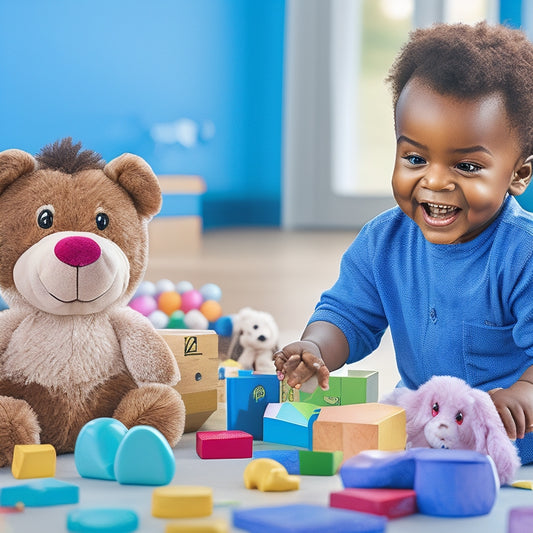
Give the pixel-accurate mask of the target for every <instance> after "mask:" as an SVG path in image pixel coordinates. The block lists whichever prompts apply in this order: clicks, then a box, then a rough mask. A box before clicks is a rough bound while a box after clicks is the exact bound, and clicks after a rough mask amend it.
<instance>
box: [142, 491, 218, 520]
mask: <svg viewBox="0 0 533 533" xmlns="http://www.w3.org/2000/svg"><path fill="white" fill-rule="evenodd" d="M212 513H213V489H211V488H210V487H200V486H191V485H179V486H178V485H168V486H166V487H158V488H157V489H154V491H153V493H152V516H155V517H156V518H197V517H201V516H209V515H210V514H212Z"/></svg>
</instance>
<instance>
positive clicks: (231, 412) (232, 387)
mask: <svg viewBox="0 0 533 533" xmlns="http://www.w3.org/2000/svg"><path fill="white" fill-rule="evenodd" d="M278 401H279V380H278V377H277V376H276V375H275V374H253V375H244V376H238V377H227V378H226V409H227V429H229V430H231V429H239V430H241V431H246V432H247V433H250V434H251V435H252V436H253V438H254V439H256V440H263V414H264V412H265V409H266V407H267V405H268V404H269V403H273V402H278Z"/></svg>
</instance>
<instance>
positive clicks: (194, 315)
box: [185, 309, 209, 329]
mask: <svg viewBox="0 0 533 533" xmlns="http://www.w3.org/2000/svg"><path fill="white" fill-rule="evenodd" d="M185 325H186V326H187V328H188V329H208V328H209V322H208V320H207V318H205V316H204V315H203V314H202V312H201V311H200V310H199V309H191V310H190V311H189V312H188V313H185Z"/></svg>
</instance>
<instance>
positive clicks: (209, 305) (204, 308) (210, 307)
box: [200, 300, 222, 322]
mask: <svg viewBox="0 0 533 533" xmlns="http://www.w3.org/2000/svg"><path fill="white" fill-rule="evenodd" d="M200 311H201V312H202V314H203V315H204V316H205V318H207V320H209V322H216V321H217V320H218V319H219V318H220V317H221V316H222V307H221V305H220V304H219V303H218V302H216V301H215V300H206V301H205V302H204V303H203V304H202V305H201V306H200Z"/></svg>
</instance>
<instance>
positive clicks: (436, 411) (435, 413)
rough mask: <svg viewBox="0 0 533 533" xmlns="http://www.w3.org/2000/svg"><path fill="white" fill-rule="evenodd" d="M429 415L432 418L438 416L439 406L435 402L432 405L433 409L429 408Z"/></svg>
mask: <svg viewBox="0 0 533 533" xmlns="http://www.w3.org/2000/svg"><path fill="white" fill-rule="evenodd" d="M431 414H432V415H433V416H437V415H438V414H439V404H438V403H437V402H435V403H434V404H433V407H432V408H431Z"/></svg>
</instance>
